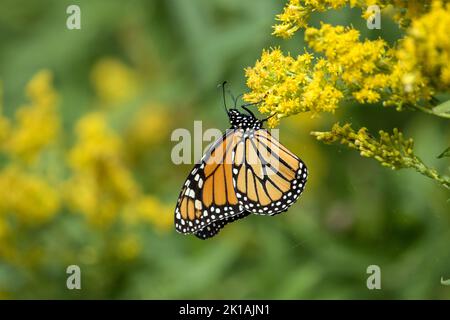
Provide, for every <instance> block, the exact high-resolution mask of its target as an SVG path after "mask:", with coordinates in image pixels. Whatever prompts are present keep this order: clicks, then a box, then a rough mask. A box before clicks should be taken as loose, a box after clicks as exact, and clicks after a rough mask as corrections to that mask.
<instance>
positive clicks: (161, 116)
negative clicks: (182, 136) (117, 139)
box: [126, 103, 172, 153]
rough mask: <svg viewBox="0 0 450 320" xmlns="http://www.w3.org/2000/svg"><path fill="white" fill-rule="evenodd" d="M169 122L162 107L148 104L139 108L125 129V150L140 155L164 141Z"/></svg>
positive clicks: (167, 115)
mask: <svg viewBox="0 0 450 320" xmlns="http://www.w3.org/2000/svg"><path fill="white" fill-rule="evenodd" d="M171 122H172V119H171V117H170V116H169V114H168V113H167V112H166V111H164V110H163V107H162V106H160V105H157V104H154V103H150V104H148V105H145V106H143V107H141V108H140V109H139V111H138V112H137V113H136V115H135V116H134V117H133V119H132V120H131V122H130V124H129V126H128V128H127V131H126V140H127V146H126V147H127V149H129V150H130V151H131V152H133V153H140V152H143V151H144V150H148V147H150V146H152V145H154V144H156V143H158V142H161V141H162V140H164V139H166V138H167V137H168V135H169V130H170V125H171Z"/></svg>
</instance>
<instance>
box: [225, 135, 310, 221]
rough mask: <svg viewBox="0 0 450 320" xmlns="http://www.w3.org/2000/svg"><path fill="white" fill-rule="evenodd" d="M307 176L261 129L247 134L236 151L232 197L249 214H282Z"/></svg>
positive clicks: (292, 155)
mask: <svg viewBox="0 0 450 320" xmlns="http://www.w3.org/2000/svg"><path fill="white" fill-rule="evenodd" d="M307 175H308V172H307V168H306V166H305V164H304V163H303V162H302V161H301V160H300V159H299V158H298V157H297V156H295V155H294V154H293V153H292V152H290V151H289V150H288V149H287V148H286V147H284V146H283V145H282V144H280V143H279V142H278V141H277V140H276V139H275V138H274V137H272V136H271V135H270V134H269V132H268V131H267V130H265V129H259V130H247V131H246V132H245V134H244V135H243V138H242V139H241V142H240V143H239V144H238V145H237V147H236V152H235V160H234V164H233V183H234V186H235V190H236V196H237V197H238V199H239V203H240V204H242V205H243V206H244V209H245V210H247V211H250V212H252V213H255V214H263V215H275V214H278V213H281V212H284V211H286V210H287V209H288V208H289V207H290V206H291V205H292V204H293V203H294V202H295V201H296V200H297V198H298V197H299V196H300V194H301V193H302V191H303V189H304V187H305V183H306V180H307Z"/></svg>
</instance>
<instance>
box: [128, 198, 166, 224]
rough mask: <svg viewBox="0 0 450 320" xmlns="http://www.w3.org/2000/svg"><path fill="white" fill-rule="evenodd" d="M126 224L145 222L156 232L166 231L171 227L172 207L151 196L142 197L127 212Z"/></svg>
mask: <svg viewBox="0 0 450 320" xmlns="http://www.w3.org/2000/svg"><path fill="white" fill-rule="evenodd" d="M126 217H127V218H128V222H130V223H136V222H140V221H143V222H147V223H150V224H152V225H154V226H155V227H156V228H157V229H158V230H161V231H168V230H170V229H171V228H172V225H173V207H172V206H169V205H166V204H163V203H162V202H161V201H160V200H158V199H157V198H156V197H154V196H151V195H146V196H142V197H140V198H139V199H137V200H136V201H135V202H133V204H132V206H131V207H130V208H129V210H128V215H127V216H126Z"/></svg>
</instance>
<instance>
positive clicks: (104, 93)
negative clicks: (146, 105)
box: [91, 58, 137, 106]
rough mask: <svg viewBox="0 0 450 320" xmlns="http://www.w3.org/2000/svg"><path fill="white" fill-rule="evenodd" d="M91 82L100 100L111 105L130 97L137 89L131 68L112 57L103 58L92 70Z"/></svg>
mask: <svg viewBox="0 0 450 320" xmlns="http://www.w3.org/2000/svg"><path fill="white" fill-rule="evenodd" d="M91 80H92V84H93V85H94V88H95V91H96V92H97V95H98V96H99V98H100V100H101V101H102V102H104V103H105V104H106V105H108V106H111V105H114V104H117V103H120V102H124V101H126V100H128V99H130V98H132V97H133V96H134V95H135V93H136V91H137V76H136V73H135V71H134V70H133V69H131V68H130V67H128V66H126V65H125V64H123V63H122V62H121V61H119V60H117V59H114V58H103V59H102V60H100V61H99V62H98V63H97V64H96V65H95V66H94V69H93V70H92V73H91Z"/></svg>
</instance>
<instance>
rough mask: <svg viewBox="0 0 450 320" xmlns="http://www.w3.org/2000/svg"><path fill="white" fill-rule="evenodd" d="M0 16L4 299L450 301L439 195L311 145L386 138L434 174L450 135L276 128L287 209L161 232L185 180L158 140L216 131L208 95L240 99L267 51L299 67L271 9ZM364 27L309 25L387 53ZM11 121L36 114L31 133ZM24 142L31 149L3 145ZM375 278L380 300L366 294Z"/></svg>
mask: <svg viewBox="0 0 450 320" xmlns="http://www.w3.org/2000/svg"><path fill="white" fill-rule="evenodd" d="M71 4H77V5H79V6H80V8H81V30H68V29H67V28H66V19H67V17H68V15H67V14H66V8H67V7H68V6H69V5H71ZM0 5H1V10H0V81H1V84H2V92H3V97H2V117H4V118H5V119H9V120H5V121H6V122H8V121H9V124H8V125H7V126H6V125H5V127H8V128H10V129H9V131H11V132H12V133H10V135H9V136H8V135H5V138H4V140H3V142H2V143H3V147H2V155H1V156H0V164H1V169H0V170H1V172H0V187H1V188H2V190H0V193H1V195H0V202H2V203H1V204H0V221H1V222H0V298H4V299H9V298H21V299H29V298H58V299H76V298H87V299H90V298H100V299H104V298H113V299H251V298H255V299H316V298H325V299H346V298H355V299H381V298H387V299H413V298H425V299H431V298H439V299H448V298H450V287H448V286H443V285H441V284H440V280H441V277H443V278H444V279H448V278H450V250H449V247H448V244H449V243H450V215H449V212H450V210H449V206H450V203H449V202H448V198H449V194H448V192H445V191H444V190H442V188H441V187H440V186H439V185H437V184H435V183H434V182H433V181H432V180H429V179H427V178H424V177H423V176H420V175H419V174H417V173H415V172H413V171H391V170H388V169H385V168H382V167H380V166H379V165H378V163H377V162H376V161H373V160H370V159H363V158H361V157H360V156H359V155H358V154H356V153H354V152H351V151H348V150H346V149H345V148H340V147H331V146H324V145H321V144H320V143H318V142H316V141H315V140H314V138H313V137H311V136H310V135H309V132H310V131H311V130H323V129H328V128H329V127H330V125H331V124H332V123H334V122H337V121H342V122H343V121H350V122H352V123H353V124H355V126H367V127H368V128H369V129H370V130H372V131H374V132H376V131H377V130H379V129H388V130H389V129H392V128H393V127H399V128H402V130H403V131H404V133H405V134H406V135H408V136H411V137H413V138H414V139H415V141H416V148H417V154H418V155H419V156H421V157H422V159H423V160H424V162H425V163H427V164H429V165H430V166H434V167H436V168H439V169H440V170H441V172H445V170H448V168H447V167H448V162H446V161H447V160H443V159H437V158H436V156H437V155H438V154H439V153H440V152H442V151H443V150H444V149H445V148H446V147H447V146H448V141H449V140H450V130H449V127H448V123H447V122H446V121H445V120H440V119H436V118H433V117H431V116H428V115H425V114H420V113H408V112H403V113H399V112H396V111H395V110H393V109H387V108H383V107H381V106H379V105H373V106H364V107H361V106H357V105H346V106H345V107H343V108H341V110H340V111H339V112H338V113H337V114H335V115H334V116H324V117H321V118H314V119H311V118H310V116H309V115H298V116H295V117H291V118H289V119H286V120H284V121H282V124H281V126H280V130H281V131H280V140H281V141H282V142H283V144H285V145H286V146H287V147H288V148H290V149H291V150H292V151H294V152H295V153H296V154H297V155H299V156H300V157H301V158H302V159H303V160H304V161H305V163H306V164H307V165H308V167H309V169H310V180H309V182H308V185H307V188H306V190H305V192H304V194H303V195H302V197H301V199H300V200H299V201H298V203H296V204H295V205H294V206H292V208H291V209H290V210H289V211H288V212H287V213H285V214H282V215H279V216H276V217H261V216H250V217H248V218H246V219H244V220H240V221H239V222H237V223H233V224H231V225H229V226H227V227H226V228H225V229H224V230H222V231H221V232H220V234H219V235H218V236H216V237H214V238H212V239H210V240H207V241H201V240H198V239H197V238H195V237H193V236H182V235H180V234H177V233H176V232H175V230H174V227H173V209H174V207H175V204H176V200H177V197H178V193H179V190H180V188H181V186H182V184H183V182H184V179H185V178H186V176H187V174H188V172H189V171H190V169H191V167H192V165H180V166H176V165H174V164H173V163H172V161H171V158H170V154H171V149H172V147H173V146H174V145H175V144H176V142H172V141H171V138H170V137H171V132H172V131H173V130H174V129H176V128H187V129H189V130H193V123H194V120H202V121H203V129H204V130H205V129H207V128H220V129H223V130H225V129H226V128H227V126H228V120H227V118H226V115H225V114H224V112H223V109H222V106H221V95H220V91H219V90H218V89H217V85H218V84H219V83H221V82H222V81H223V80H228V81H229V83H230V86H231V89H232V91H233V92H234V93H236V94H237V93H242V92H246V87H245V77H244V68H245V67H248V66H252V65H253V64H254V63H255V61H256V59H258V58H259V56H260V54H261V51H262V49H263V48H269V47H270V46H278V45H279V46H281V48H282V49H283V50H285V51H290V52H291V53H292V54H293V55H296V54H297V53H302V52H303V50H304V49H303V48H304V43H303V40H302V35H301V34H298V35H297V36H295V37H294V38H293V39H291V40H289V41H282V40H279V39H275V38H274V37H273V36H271V35H270V33H271V32H272V30H271V26H272V25H273V24H274V17H275V15H276V14H277V13H279V12H281V9H282V7H283V5H284V3H283V2H275V1H271V0H264V1H263V0H247V1H241V0H239V1H238V0H214V1H210V0H192V1H185V0H167V1H156V0H154V1H143V0H142V1H138V0H132V1H128V2H122V1H102V0H95V1H50V0H40V1H23V0H22V1H12V0H1V1H0ZM360 14H361V12H360V11H359V10H350V9H347V10H342V11H338V12H333V11H331V12H328V13H326V14H322V15H317V16H315V17H313V22H312V24H313V25H314V24H316V25H319V21H321V20H323V21H327V22H329V23H332V24H337V23H338V24H343V25H350V24H352V25H354V26H355V27H357V28H359V29H360V30H361V32H362V34H363V36H367V37H370V38H376V37H378V36H382V37H383V38H385V39H387V40H388V41H393V40H395V39H397V38H398V37H400V36H401V32H400V31H399V30H398V29H397V28H396V27H395V24H394V23H392V22H391V21H389V19H388V18H383V20H382V29H381V30H367V28H366V27H365V21H363V20H362V19H361V18H360ZM31 79H35V82H34V84H29V85H28V88H29V89H26V88H27V84H28V83H29V81H30V80H31ZM51 79H53V80H51ZM30 86H31V89H30ZM49 87H50V88H49ZM51 87H53V88H54V89H51ZM26 90H28V94H27V93H26ZM53 90H54V91H53ZM30 92H31V93H30ZM33 92H35V93H34V94H33ZM54 96H56V97H57V98H55V99H53V98H54ZM48 97H51V98H48ZM46 99H47V100H46ZM30 101H31V102H30ZM23 105H26V106H28V107H30V105H31V108H37V109H39V108H41V107H40V106H41V105H45V106H46V107H45V108H47V107H48V106H50V107H48V108H47V109H45V110H46V111H45V112H42V114H40V113H39V112H37V114H38V115H41V116H42V117H41V118H39V117H38V116H37V115H35V114H34V113H33V112H29V113H28V114H29V115H30V116H29V118H27V116H26V115H25V116H23V117H22V118H27V119H31V120H29V121H28V120H23V119H22V118H21V114H22V113H21V112H20V111H18V110H21V106H23ZM39 110H44V109H39ZM23 113H25V114H27V112H26V111H25V112H23ZM21 119H22V120H21ZM51 124H55V128H56V129H55V130H53V131H52V130H50V131H49V132H50V133H48V137H47V139H44V138H43V139H42V141H41V143H37V142H36V141H37V140H39V138H40V137H42V136H44V133H45V132H47V131H48V130H47V129H48V128H49V126H50V125H51ZM22 127H23V128H22ZM11 128H12V129H11ZM14 128H16V129H14ZM20 128H22V129H20ZM46 128H47V129H46ZM27 129H29V130H28V131H27ZM5 130H6V129H5ZM20 130H23V132H28V135H26V134H25V133H23V136H26V137H27V138H23V139H22V140H21V139H19V138H17V137H16V136H20V134H21V131H20ZM46 130H47V131H46ZM9 131H8V132H9ZM15 135H16V136H15ZM11 137H13V138H11ZM14 137H16V138H14ZM44 140H45V141H44ZM39 141H40V140H39ZM21 143H22V144H23V145H25V147H21V146H22V144H21ZM207 144H208V142H204V144H203V145H204V146H206V145H207ZM21 148H22V149H21ZM18 150H19V151H18ZM20 150H25V151H26V152H25V151H23V152H21V151H20ZM30 150H31V151H30ZM99 150H100V151H99ZM30 152H31V156H28V155H29V154H30ZM49 199H50V200H51V201H50V200H49ZM71 264H76V265H79V266H80V268H81V272H82V278H81V285H82V289H81V290H68V289H67V288H66V279H67V277H68V275H67V274H66V268H67V266H69V265H71ZM372 264H376V265H379V266H380V267H381V274H382V290H368V289H367V287H366V279H367V277H368V276H369V275H368V274H367V273H366V268H367V267H368V266H369V265H372Z"/></svg>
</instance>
